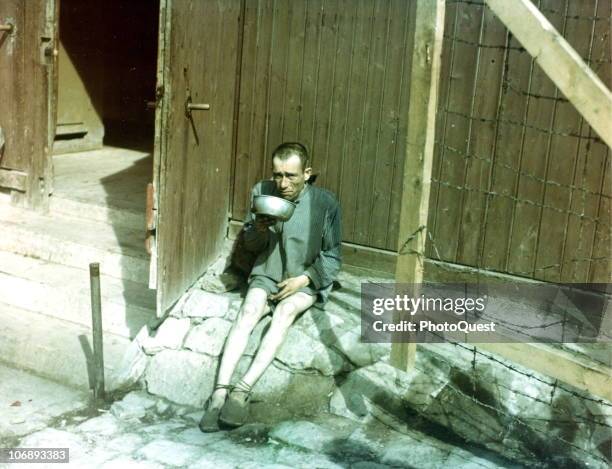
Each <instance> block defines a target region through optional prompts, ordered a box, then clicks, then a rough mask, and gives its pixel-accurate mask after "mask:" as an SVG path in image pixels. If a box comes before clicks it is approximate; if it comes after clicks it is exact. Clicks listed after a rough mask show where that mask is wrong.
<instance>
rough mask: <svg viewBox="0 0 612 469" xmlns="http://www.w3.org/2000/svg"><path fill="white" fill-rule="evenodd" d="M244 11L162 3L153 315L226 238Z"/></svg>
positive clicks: (223, 1) (206, 1)
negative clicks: (155, 294)
mask: <svg viewBox="0 0 612 469" xmlns="http://www.w3.org/2000/svg"><path fill="white" fill-rule="evenodd" d="M241 10H242V1H241V0H163V1H162V2H161V8H160V42H159V46H160V51H159V63H158V107H157V114H156V137H155V146H156V149H155V152H154V181H153V187H154V190H153V202H152V207H153V212H152V215H151V217H150V219H151V220H150V226H149V229H151V230H155V231H154V232H155V238H154V243H153V246H152V249H151V251H152V259H151V261H152V263H151V278H150V282H149V283H150V286H152V287H156V288H157V312H158V315H162V314H163V313H164V312H165V311H166V310H167V309H168V308H169V307H170V306H172V304H173V303H174V302H175V301H176V300H177V299H178V298H179V297H180V296H181V295H182V294H183V293H184V292H185V291H186V289H187V288H189V286H191V285H192V284H193V283H194V282H195V281H196V280H197V278H198V277H199V276H200V275H201V274H202V273H203V272H204V270H205V269H206V267H207V266H208V265H209V264H210V263H211V262H212V261H213V260H214V259H215V257H216V256H217V254H218V253H219V251H220V248H221V245H222V243H223V240H224V238H225V236H226V232H227V223H228V218H229V217H228V208H229V198H230V170H231V154H232V140H233V137H232V135H233V120H234V98H235V88H236V80H237V78H236V75H237V73H236V71H237V63H238V62H237V56H238V43H239V36H240V34H239V31H240V15H241ZM205 105H207V106H205ZM189 106H191V107H192V109H188V107H189ZM206 107H209V109H207V110H206V109H203V108H206Z"/></svg>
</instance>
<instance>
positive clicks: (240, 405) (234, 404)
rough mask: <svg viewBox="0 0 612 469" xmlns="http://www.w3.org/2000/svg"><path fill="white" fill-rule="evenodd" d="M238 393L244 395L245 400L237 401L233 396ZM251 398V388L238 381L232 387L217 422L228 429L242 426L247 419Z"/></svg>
mask: <svg viewBox="0 0 612 469" xmlns="http://www.w3.org/2000/svg"><path fill="white" fill-rule="evenodd" d="M237 392H240V393H244V394H246V399H244V400H243V399H239V398H237V397H236V396H235V395H234V394H235V393H237ZM250 397H251V386H249V385H248V384H247V383H245V382H244V381H242V380H240V381H238V383H236V385H235V386H234V389H233V390H232V392H231V393H230V395H229V396H228V398H227V401H225V404H224V405H223V407H222V408H221V414H220V415H219V421H220V422H221V423H222V424H224V425H227V426H230V427H240V426H241V425H244V424H245V422H246V421H247V418H248V417H249V399H250Z"/></svg>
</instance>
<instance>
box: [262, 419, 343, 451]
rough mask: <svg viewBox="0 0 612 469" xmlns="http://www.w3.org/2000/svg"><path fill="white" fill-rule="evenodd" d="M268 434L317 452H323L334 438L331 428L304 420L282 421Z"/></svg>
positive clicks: (276, 438) (284, 441)
mask: <svg viewBox="0 0 612 469" xmlns="http://www.w3.org/2000/svg"><path fill="white" fill-rule="evenodd" d="M269 436H270V437H271V438H274V439H275V440H278V441H281V442H283V443H287V444H289V445H293V446H298V447H300V448H304V449H306V450H310V451H315V452H317V453H321V452H324V449H325V448H326V447H328V446H330V445H331V444H332V443H333V442H334V440H336V435H335V434H334V433H333V432H332V431H331V430H328V429H327V428H324V427H322V426H320V425H317V424H315V423H312V422H308V421H305V420H302V421H286V422H282V423H280V424H278V425H276V426H275V427H274V428H273V429H272V430H271V431H270V433H269Z"/></svg>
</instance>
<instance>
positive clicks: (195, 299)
mask: <svg viewBox="0 0 612 469" xmlns="http://www.w3.org/2000/svg"><path fill="white" fill-rule="evenodd" d="M229 304H230V298H229V296H227V295H218V294H215V293H210V292H206V291H203V290H197V289H195V290H192V292H191V294H190V295H189V298H187V301H186V302H185V304H184V305H183V309H182V315H183V317H190V318H222V317H225V315H226V314H227V311H228V309H229Z"/></svg>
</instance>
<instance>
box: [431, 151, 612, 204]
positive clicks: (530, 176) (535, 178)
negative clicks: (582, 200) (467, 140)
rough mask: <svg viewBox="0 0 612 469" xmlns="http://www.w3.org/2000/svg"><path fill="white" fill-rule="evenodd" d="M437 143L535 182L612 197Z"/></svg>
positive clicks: (464, 155) (460, 154)
mask: <svg viewBox="0 0 612 469" xmlns="http://www.w3.org/2000/svg"><path fill="white" fill-rule="evenodd" d="M435 143H436V144H437V145H439V146H441V147H442V148H443V149H445V150H448V151H450V152H452V153H455V154H457V155H459V156H461V157H463V158H464V159H465V160H478V161H483V162H485V163H489V164H494V165H495V166H497V167H501V168H504V169H507V170H508V171H511V172H513V173H514V174H517V175H519V176H522V177H526V178H528V179H531V180H532V181H535V182H539V183H541V184H547V185H551V186H555V187H560V188H563V189H571V190H573V191H579V192H585V193H586V194H589V195H594V196H596V197H603V198H605V199H612V196H609V195H607V194H602V193H601V192H595V191H591V190H588V189H585V188H584V187H580V186H576V185H574V184H562V183H560V182H557V181H552V180H550V179H544V178H542V177H539V176H536V175H535V174H531V173H527V172H525V171H522V170H519V169H516V168H515V167H514V166H512V165H509V164H507V163H503V162H501V161H497V160H493V159H492V158H487V157H485V156H478V155H476V154H474V153H466V152H464V151H462V150H459V149H458V148H455V147H453V146H451V145H449V144H447V143H445V142H443V141H441V140H435Z"/></svg>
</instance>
